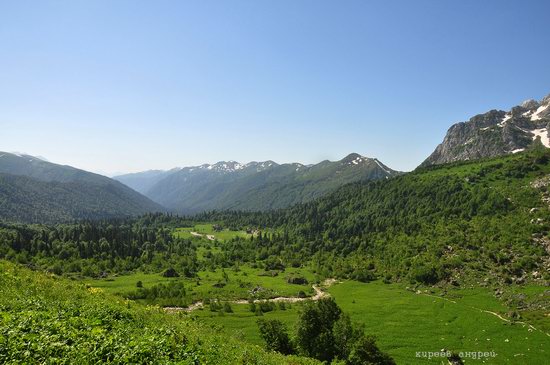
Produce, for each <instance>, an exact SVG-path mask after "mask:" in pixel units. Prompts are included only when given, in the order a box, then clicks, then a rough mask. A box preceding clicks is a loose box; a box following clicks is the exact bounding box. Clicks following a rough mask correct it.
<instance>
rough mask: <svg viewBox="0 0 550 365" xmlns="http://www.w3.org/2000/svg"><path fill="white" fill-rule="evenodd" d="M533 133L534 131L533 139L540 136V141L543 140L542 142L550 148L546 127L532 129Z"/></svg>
mask: <svg viewBox="0 0 550 365" xmlns="http://www.w3.org/2000/svg"><path fill="white" fill-rule="evenodd" d="M531 133H533V140H535V139H537V137H540V141H541V142H542V144H543V145H544V146H545V147H547V148H550V141H549V140H548V130H547V129H546V128H541V129H535V130H533V131H531Z"/></svg>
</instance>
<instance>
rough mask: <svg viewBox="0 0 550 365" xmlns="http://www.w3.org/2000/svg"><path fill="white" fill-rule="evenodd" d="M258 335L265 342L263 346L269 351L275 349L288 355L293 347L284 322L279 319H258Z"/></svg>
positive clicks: (292, 350)
mask: <svg viewBox="0 0 550 365" xmlns="http://www.w3.org/2000/svg"><path fill="white" fill-rule="evenodd" d="M257 323H258V328H259V330H260V336H261V337H262V339H263V340H264V342H265V348H266V349H267V350H269V351H277V352H280V353H281V354H285V355H290V354H292V353H294V348H293V346H292V342H291V341H290V337H289V335H288V331H287V329H286V326H285V325H284V323H282V322H281V321H279V320H276V319H275V320H269V319H258V321H257Z"/></svg>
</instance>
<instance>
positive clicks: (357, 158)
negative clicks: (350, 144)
mask: <svg viewBox="0 0 550 365" xmlns="http://www.w3.org/2000/svg"><path fill="white" fill-rule="evenodd" d="M371 160H372V159H370V158H368V157H365V156H361V155H360V154H358V153H350V154H349V155H347V156H346V157H344V158H343V159H341V160H340V162H341V163H342V164H344V165H359V164H361V163H364V162H367V161H371Z"/></svg>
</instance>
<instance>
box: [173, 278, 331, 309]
mask: <svg viewBox="0 0 550 365" xmlns="http://www.w3.org/2000/svg"><path fill="white" fill-rule="evenodd" d="M337 282H338V281H337V280H336V279H326V280H325V281H323V284H322V288H321V287H319V286H318V285H315V284H314V285H312V286H311V287H312V288H313V290H314V291H315V294H314V295H313V296H311V297H303V298H301V297H276V298H271V299H254V300H253V301H252V302H253V303H260V302H276V303H278V302H286V303H296V302H303V301H306V300H320V299H323V298H328V297H330V294H329V293H327V292H326V291H324V290H323V289H324V288H328V287H330V286H331V285H333V284H335V283H337ZM228 302H229V303H231V304H248V303H250V301H248V300H246V299H238V300H229V301H228ZM199 308H204V302H202V301H198V302H195V303H193V304H191V305H189V306H188V307H186V308H184V307H165V308H164V310H165V311H167V312H181V311H183V312H193V311H194V310H197V309H199Z"/></svg>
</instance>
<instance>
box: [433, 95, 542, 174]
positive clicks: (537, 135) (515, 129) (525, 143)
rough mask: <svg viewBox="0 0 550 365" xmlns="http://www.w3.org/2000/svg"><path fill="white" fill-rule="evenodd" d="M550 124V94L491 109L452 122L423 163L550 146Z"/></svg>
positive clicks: (504, 153) (502, 153) (488, 155)
mask: <svg viewBox="0 0 550 365" xmlns="http://www.w3.org/2000/svg"><path fill="white" fill-rule="evenodd" d="M549 126H550V95H548V96H546V97H545V98H543V99H542V100H541V101H540V102H538V101H535V100H527V101H525V102H523V103H522V104H521V105H518V106H515V107H513V108H512V109H511V110H509V111H504V110H491V111H488V112H487V113H484V114H479V115H476V116H474V117H473V118H471V119H470V120H469V121H467V122H461V123H456V124H454V125H453V126H451V128H449V130H448V131H447V135H446V136H445V138H444V140H443V142H442V143H441V144H440V145H439V146H437V148H436V149H435V151H434V152H433V153H432V154H431V155H430V156H429V157H428V158H427V159H426V160H425V161H424V162H423V163H422V166H426V165H434V164H442V163H448V162H454V161H465V160H475V159H479V158H484V157H497V156H503V155H507V154H512V153H518V152H522V151H524V150H525V149H527V148H529V147H531V146H532V145H534V144H540V143H542V144H543V145H544V146H545V147H550V140H549V139H548V130H549V129H548V128H549Z"/></svg>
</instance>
